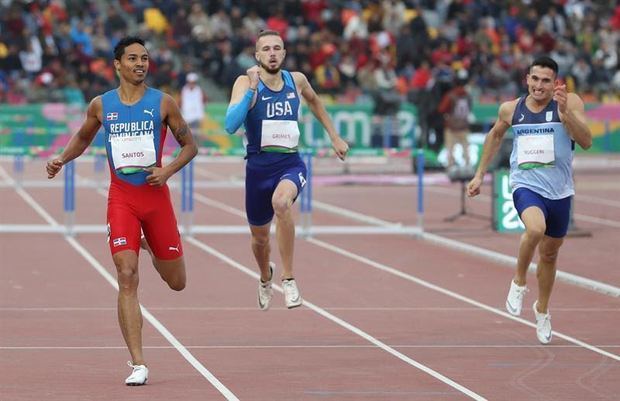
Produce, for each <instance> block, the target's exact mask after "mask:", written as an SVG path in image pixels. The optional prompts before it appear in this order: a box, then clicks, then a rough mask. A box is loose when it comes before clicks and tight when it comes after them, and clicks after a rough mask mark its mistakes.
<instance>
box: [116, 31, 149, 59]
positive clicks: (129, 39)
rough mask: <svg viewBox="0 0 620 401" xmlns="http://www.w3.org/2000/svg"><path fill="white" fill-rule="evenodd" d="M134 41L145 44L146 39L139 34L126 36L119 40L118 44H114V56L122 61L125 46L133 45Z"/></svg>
mask: <svg viewBox="0 0 620 401" xmlns="http://www.w3.org/2000/svg"><path fill="white" fill-rule="evenodd" d="M134 43H138V44H140V45H142V46H144V39H142V38H139V37H137V36H125V37H124V38H122V39H121V40H119V41H118V43H117V44H116V46H114V58H115V59H116V60H118V61H121V57H122V56H123V54H125V48H126V47H127V46H131V45H133V44H134Z"/></svg>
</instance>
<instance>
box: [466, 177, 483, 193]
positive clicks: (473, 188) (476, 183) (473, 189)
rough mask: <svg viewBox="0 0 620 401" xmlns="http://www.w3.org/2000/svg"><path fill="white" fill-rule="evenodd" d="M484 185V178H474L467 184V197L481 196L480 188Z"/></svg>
mask: <svg viewBox="0 0 620 401" xmlns="http://www.w3.org/2000/svg"><path fill="white" fill-rule="evenodd" d="M481 185H482V178H481V177H478V175H477V174H476V175H475V176H474V178H472V179H471V181H469V184H467V196H469V197H473V196H476V195H479V194H480V186H481Z"/></svg>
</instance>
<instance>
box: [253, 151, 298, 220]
mask: <svg viewBox="0 0 620 401" xmlns="http://www.w3.org/2000/svg"><path fill="white" fill-rule="evenodd" d="M295 156H296V157H287V158H286V159H282V160H279V161H278V162H276V163H273V164H270V165H258V164H257V163H252V160H248V163H247V164H246V167H245V211H246V214H247V217H248V222H249V223H250V224H251V225H253V226H262V225H264V224H267V223H269V222H270V221H271V219H273V213H274V212H273V206H272V204H271V198H272V196H273V193H274V191H275V190H276V187H277V186H278V184H279V183H280V181H282V180H290V181H292V182H293V183H295V185H296V186H297V196H299V194H300V193H301V190H302V188H303V187H304V186H305V185H306V177H307V170H306V165H305V164H304V162H303V161H302V160H301V158H300V157H299V156H297V155H296V154H295Z"/></svg>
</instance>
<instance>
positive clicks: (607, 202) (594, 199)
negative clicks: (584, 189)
mask: <svg viewBox="0 0 620 401" xmlns="http://www.w3.org/2000/svg"><path fill="white" fill-rule="evenodd" d="M576 198H577V200H578V201H580V202H581V201H584V202H590V203H595V204H597V205H604V206H611V207H620V202H618V201H614V200H611V199H605V198H600V197H598V196H591V195H584V194H581V193H580V194H578V195H577V197H576Z"/></svg>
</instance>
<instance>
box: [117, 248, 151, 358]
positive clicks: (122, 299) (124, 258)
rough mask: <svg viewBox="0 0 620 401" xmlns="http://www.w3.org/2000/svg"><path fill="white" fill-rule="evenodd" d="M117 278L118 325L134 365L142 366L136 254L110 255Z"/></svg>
mask: <svg viewBox="0 0 620 401" xmlns="http://www.w3.org/2000/svg"><path fill="white" fill-rule="evenodd" d="M112 259H113V260H114V264H115V265H116V273H117V277H118V324H119V325H120V327H121V332H122V333H123V338H124V339H125V343H126V344H127V348H128V349H129V353H130V354H131V359H132V362H133V364H134V365H144V364H145V363H144V356H143V355H142V312H141V311H140V304H139V302H138V282H139V277H138V254H137V253H136V252H135V251H133V250H124V251H120V252H117V253H115V254H114V255H112Z"/></svg>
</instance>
